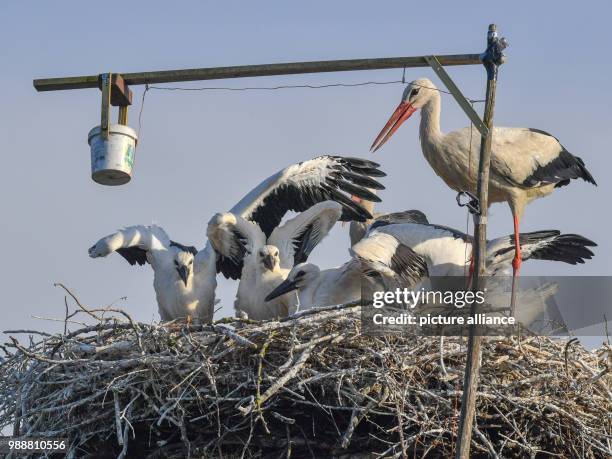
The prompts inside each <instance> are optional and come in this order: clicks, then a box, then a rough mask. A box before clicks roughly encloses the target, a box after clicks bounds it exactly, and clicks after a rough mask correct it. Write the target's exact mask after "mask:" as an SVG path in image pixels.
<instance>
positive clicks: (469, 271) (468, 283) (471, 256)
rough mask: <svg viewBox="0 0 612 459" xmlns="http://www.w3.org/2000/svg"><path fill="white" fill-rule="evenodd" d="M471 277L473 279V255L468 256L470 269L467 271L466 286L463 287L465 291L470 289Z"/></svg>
mask: <svg viewBox="0 0 612 459" xmlns="http://www.w3.org/2000/svg"><path fill="white" fill-rule="evenodd" d="M473 277H474V254H472V255H470V268H469V270H468V278H467V284H466V286H465V288H466V289H468V288H470V284H471V283H472V278H473Z"/></svg>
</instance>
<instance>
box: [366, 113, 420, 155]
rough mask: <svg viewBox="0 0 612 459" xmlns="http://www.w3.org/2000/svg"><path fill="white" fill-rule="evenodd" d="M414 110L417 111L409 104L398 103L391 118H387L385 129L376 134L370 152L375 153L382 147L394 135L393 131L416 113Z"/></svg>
mask: <svg viewBox="0 0 612 459" xmlns="http://www.w3.org/2000/svg"><path fill="white" fill-rule="evenodd" d="M416 110H417V109H416V108H414V107H413V106H412V104H411V103H410V102H407V101H402V102H400V104H399V105H398V106H397V108H396V109H395V111H394V112H393V115H391V118H389V121H387V124H385V127H384V128H382V131H380V134H378V137H376V139H375V140H374V143H372V146H371V147H370V151H371V152H375V151H376V150H378V149H379V148H380V147H382V146H383V145H384V144H385V142H386V141H387V140H389V138H391V136H392V135H393V134H395V131H397V130H398V129H399V127H400V126H401V125H402V123H403V122H404V121H406V120H407V119H408V118H410V115H412V114H413V113H414V112H416Z"/></svg>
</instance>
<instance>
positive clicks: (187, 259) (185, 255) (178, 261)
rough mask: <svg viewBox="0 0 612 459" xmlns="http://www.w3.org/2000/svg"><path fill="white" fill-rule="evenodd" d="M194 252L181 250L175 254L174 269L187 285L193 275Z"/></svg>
mask: <svg viewBox="0 0 612 459" xmlns="http://www.w3.org/2000/svg"><path fill="white" fill-rule="evenodd" d="M193 259H194V257H193V254H192V253H191V252H185V251H182V250H179V251H177V252H176V254H175V255H174V269H176V272H177V274H178V276H179V278H180V279H181V280H182V281H183V283H184V284H185V286H187V283H188V282H189V279H190V278H191V277H192V276H193Z"/></svg>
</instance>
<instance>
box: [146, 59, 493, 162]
mask: <svg viewBox="0 0 612 459" xmlns="http://www.w3.org/2000/svg"><path fill="white" fill-rule="evenodd" d="M405 83H406V68H404V70H403V72H402V79H401V80H390V81H363V82H360V83H330V84H322V85H312V84H296V85H280V86H245V87H237V88H232V87H227V86H203V87H199V88H186V87H181V86H150V85H149V84H146V85H145V90H144V92H143V93H142V100H141V102H140V113H139V114H138V138H139V139H140V131H141V129H142V112H143V110H144V102H145V97H146V95H147V92H148V91H149V90H152V89H156V90H158V91H276V90H280V89H325V88H354V87H359V86H371V85H388V84H405ZM411 84H412V85H414V86H418V87H420V88H426V89H432V90H434V91H438V92H440V93H443V94H450V95H452V94H451V93H450V92H449V91H445V90H444V89H438V88H432V87H428V86H423V85H420V84H417V83H411ZM466 99H467V100H468V101H469V102H470V103H471V104H472V106H473V105H474V104H475V103H478V102H484V100H476V99H470V98H466ZM470 129H471V128H470ZM470 135H471V131H470ZM470 145H471V139H470ZM470 154H471V152H470Z"/></svg>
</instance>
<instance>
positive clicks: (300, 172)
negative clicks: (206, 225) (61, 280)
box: [89, 155, 385, 322]
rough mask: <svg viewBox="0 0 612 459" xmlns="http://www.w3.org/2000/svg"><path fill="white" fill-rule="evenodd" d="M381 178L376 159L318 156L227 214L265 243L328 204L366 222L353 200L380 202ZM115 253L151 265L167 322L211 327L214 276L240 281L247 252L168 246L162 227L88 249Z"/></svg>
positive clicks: (121, 234)
mask: <svg viewBox="0 0 612 459" xmlns="http://www.w3.org/2000/svg"><path fill="white" fill-rule="evenodd" d="M384 176H385V173H384V172H382V171H381V170H379V169H378V164H376V163H374V162H372V161H367V160H364V159H359V158H350V157H342V156H330V155H326V156H318V157H316V158H313V159H311V160H308V161H303V162H300V163H297V164H292V165H290V166H288V167H285V168H284V169H281V170H280V171H278V172H277V173H275V174H274V175H272V176H270V177H268V178H267V179H265V180H264V181H263V182H261V183H260V184H259V185H257V186H256V187H255V188H254V189H253V190H251V191H250V192H249V193H248V194H247V195H246V196H245V197H244V198H242V199H241V200H240V202H238V204H236V205H235V206H234V207H233V208H232V209H231V211H230V212H231V213H232V214H233V215H235V216H236V218H242V219H243V220H246V221H248V222H252V223H253V224H254V225H257V227H258V229H259V231H263V234H264V236H265V237H264V239H265V238H268V237H270V235H271V233H272V231H273V230H274V229H275V228H276V227H278V226H279V224H280V222H281V220H282V218H283V217H284V215H285V214H286V213H287V212H289V211H296V212H302V211H305V210H307V209H308V208H310V207H311V206H312V205H314V204H317V203H319V202H323V201H326V200H332V201H336V202H338V203H339V204H340V206H341V213H340V217H339V218H340V219H341V220H342V221H353V220H356V221H365V220H367V219H368V218H371V217H372V216H371V215H370V213H369V212H368V211H367V210H366V209H365V208H363V207H362V206H361V205H360V204H359V203H357V202H355V201H352V200H351V199H350V196H351V195H356V196H359V197H360V198H361V199H365V200H366V201H367V200H368V199H371V200H375V201H380V199H379V198H378V197H377V196H376V195H375V194H373V193H372V192H371V191H370V190H372V189H373V190H382V189H384V186H383V185H381V184H380V183H379V182H378V181H377V180H376V179H375V178H378V177H384ZM249 224H251V223H249ZM305 249H308V247H305ZM309 250H311V248H310V249H309ZM115 251H116V252H118V253H119V254H120V255H122V256H123V257H124V258H125V259H126V260H127V261H128V262H129V263H130V264H131V265H135V264H139V265H144V264H145V263H147V262H148V263H149V264H150V265H151V267H152V268H153V272H154V280H153V287H154V289H155V293H156V296H157V301H158V306H159V312H160V316H161V319H162V320H173V319H177V318H180V317H191V318H194V319H201V320H203V321H205V322H210V320H212V315H213V308H214V298H215V289H216V286H217V282H216V274H217V272H219V271H221V272H223V274H224V275H225V276H226V277H228V278H233V279H238V278H240V274H241V273H242V265H243V258H244V256H243V255H244V254H243V255H242V256H237V255H236V254H232V255H231V256H223V255H222V254H220V253H216V252H215V251H214V249H213V248H212V246H211V245H210V244H206V245H205V248H204V249H203V250H201V251H198V250H197V249H196V248H195V247H188V246H184V245H182V244H178V243H176V242H173V241H171V240H170V238H169V237H168V235H167V234H166V232H165V231H164V230H163V229H162V228H160V227H158V226H143V225H139V226H130V227H128V228H125V229H124V230H121V231H118V232H116V233H113V234H111V235H109V236H107V237H105V238H102V239H101V240H100V241H98V242H97V243H96V244H95V245H94V246H93V247H91V248H90V249H89V255H90V256H91V257H92V258H98V257H106V256H107V255H109V254H110V253H112V252H115ZM270 255H271V256H273V254H270Z"/></svg>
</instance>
